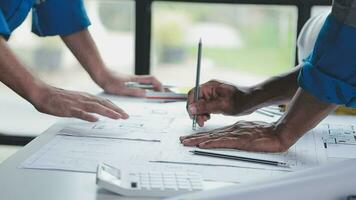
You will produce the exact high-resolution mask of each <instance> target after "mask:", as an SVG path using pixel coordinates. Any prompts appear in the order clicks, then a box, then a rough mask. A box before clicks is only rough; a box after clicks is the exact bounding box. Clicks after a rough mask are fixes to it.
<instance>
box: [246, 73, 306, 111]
mask: <svg viewBox="0 0 356 200" xmlns="http://www.w3.org/2000/svg"><path fill="white" fill-rule="evenodd" d="M300 68H301V67H300V66H297V67H295V68H294V69H293V70H291V71H289V72H287V73H285V74H281V75H279V76H274V77H272V78H270V79H268V80H266V81H264V82H262V83H260V84H257V85H255V86H253V87H251V88H250V91H249V93H248V96H247V99H248V101H247V102H246V106H245V107H247V108H253V109H258V108H261V107H265V106H268V105H272V104H280V103H285V102H287V101H290V99H291V98H292V97H293V96H294V94H295V92H296V91H297V89H298V81H297V78H298V74H299V71H300Z"/></svg>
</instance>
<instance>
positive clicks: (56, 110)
mask: <svg viewBox="0 0 356 200" xmlns="http://www.w3.org/2000/svg"><path fill="white" fill-rule="evenodd" d="M30 102H31V103H32V104H33V105H34V107H35V108H36V109H37V110H38V111H40V112H42V113H46V114H50V115H55V116H58V117H75V118H79V119H82V120H86V121H90V122H95V121H97V120H98V118H97V117H96V116H94V115H93V114H92V113H97V114H99V115H102V116H106V117H109V118H112V119H127V118H128V117H129V116H128V114H126V113H125V111H123V110H122V109H121V108H119V107H117V106H116V105H115V104H113V103H112V102H111V101H109V100H107V99H103V98H100V97H97V96H93V95H91V94H88V93H83V92H74V91H67V90H63V89H59V88H55V87H51V86H47V85H46V86H41V87H39V89H37V90H36V91H35V92H34V95H33V96H32V98H31V100H30Z"/></svg>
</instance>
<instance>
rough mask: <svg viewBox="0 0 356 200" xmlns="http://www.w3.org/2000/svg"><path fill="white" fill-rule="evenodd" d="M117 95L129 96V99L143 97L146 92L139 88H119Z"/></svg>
mask: <svg viewBox="0 0 356 200" xmlns="http://www.w3.org/2000/svg"><path fill="white" fill-rule="evenodd" d="M117 94H118V95H124V96H131V97H145V96H146V90H144V89H140V88H128V87H123V88H120V91H118V92H117Z"/></svg>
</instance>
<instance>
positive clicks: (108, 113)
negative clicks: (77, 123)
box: [83, 102, 123, 119]
mask: <svg viewBox="0 0 356 200" xmlns="http://www.w3.org/2000/svg"><path fill="white" fill-rule="evenodd" d="M83 110H84V111H86V112H90V113H97V114H99V115H102V116H105V117H109V118H112V119H119V118H123V117H122V115H121V114H120V113H118V112H116V111H114V110H112V109H109V108H107V107H105V106H103V105H101V104H99V103H96V102H86V103H84V105H83Z"/></svg>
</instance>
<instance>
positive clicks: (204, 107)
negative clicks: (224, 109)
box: [188, 99, 221, 115]
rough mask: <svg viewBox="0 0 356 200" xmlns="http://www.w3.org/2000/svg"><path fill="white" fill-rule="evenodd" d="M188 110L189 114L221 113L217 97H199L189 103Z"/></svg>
mask: <svg viewBox="0 0 356 200" xmlns="http://www.w3.org/2000/svg"><path fill="white" fill-rule="evenodd" d="M188 112H189V114H190V115H200V114H211V113H214V114H219V113H221V110H220V101H218V99H216V100H212V101H206V100H204V99H201V100H199V101H198V102H196V103H192V104H190V105H189V106H188Z"/></svg>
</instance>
